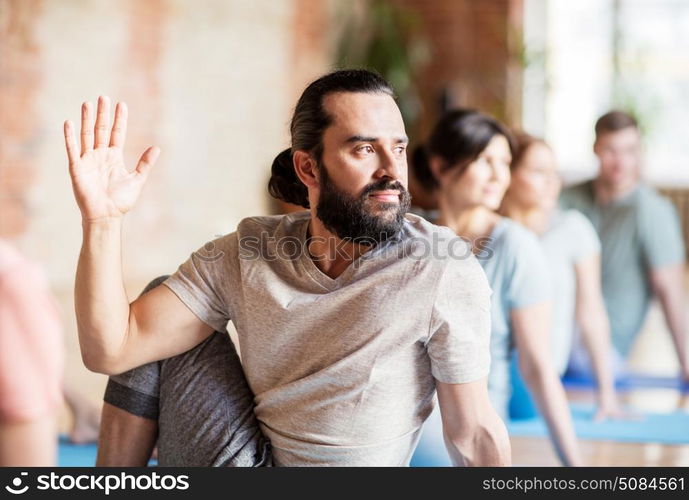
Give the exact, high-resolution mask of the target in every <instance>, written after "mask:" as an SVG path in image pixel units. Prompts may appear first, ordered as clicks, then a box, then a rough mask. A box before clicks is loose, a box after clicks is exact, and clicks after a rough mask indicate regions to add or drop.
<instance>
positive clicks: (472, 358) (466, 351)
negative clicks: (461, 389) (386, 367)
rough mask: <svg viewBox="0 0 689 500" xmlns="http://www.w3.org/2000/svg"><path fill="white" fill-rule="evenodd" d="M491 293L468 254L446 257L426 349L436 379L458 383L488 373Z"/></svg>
mask: <svg viewBox="0 0 689 500" xmlns="http://www.w3.org/2000/svg"><path fill="white" fill-rule="evenodd" d="M490 296H491V290H490V287H489V285H488V280H487V279H486V275H485V273H484V272H483V269H482V268H481V265H480V264H479V263H478V261H477V260H476V259H475V258H474V257H473V256H471V257H470V258H469V259H464V260H461V261H458V260H455V259H448V264H447V265H446V266H445V269H444V272H443V275H442V277H441V279H440V281H439V284H438V289H437V295H436V298H435V302H434V304H433V310H432V313H431V323H430V332H429V334H430V337H429V339H428V342H427V345H426V348H427V351H428V355H429V357H430V360H431V372H432V373H433V376H434V377H435V379H436V380H438V381H439V382H444V383H449V384H461V383H466V382H472V381H474V380H478V379H480V378H483V377H486V376H487V375H488V370H489V368H490Z"/></svg>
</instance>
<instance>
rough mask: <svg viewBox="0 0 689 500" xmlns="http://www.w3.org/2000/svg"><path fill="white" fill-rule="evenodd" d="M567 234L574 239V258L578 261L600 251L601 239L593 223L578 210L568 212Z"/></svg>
mask: <svg viewBox="0 0 689 500" xmlns="http://www.w3.org/2000/svg"><path fill="white" fill-rule="evenodd" d="M567 220H568V226H567V234H569V235H570V237H571V239H572V241H573V246H572V249H573V258H574V262H575V263H578V262H581V261H583V260H586V259H589V258H591V257H593V256H594V255H596V254H599V253H600V239H599V238H598V233H596V229H595V228H594V227H593V224H591V222H590V221H589V220H588V219H587V218H586V216H585V215H584V214H582V213H581V212H579V211H577V210H570V211H568V212H567Z"/></svg>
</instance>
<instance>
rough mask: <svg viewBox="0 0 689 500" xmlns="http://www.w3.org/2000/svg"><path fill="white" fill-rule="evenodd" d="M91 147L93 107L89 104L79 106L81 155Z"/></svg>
mask: <svg viewBox="0 0 689 500" xmlns="http://www.w3.org/2000/svg"><path fill="white" fill-rule="evenodd" d="M92 147H93V106H92V105H91V103H90V102H85V103H83V104H82V105H81V154H82V155H83V154H84V153H86V152H87V151H90V150H91V149H92Z"/></svg>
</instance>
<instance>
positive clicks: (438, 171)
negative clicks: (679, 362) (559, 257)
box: [413, 110, 581, 465]
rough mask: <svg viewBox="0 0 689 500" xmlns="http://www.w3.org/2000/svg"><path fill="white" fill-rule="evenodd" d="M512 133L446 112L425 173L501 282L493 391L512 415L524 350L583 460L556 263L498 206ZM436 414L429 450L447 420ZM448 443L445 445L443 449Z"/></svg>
mask: <svg viewBox="0 0 689 500" xmlns="http://www.w3.org/2000/svg"><path fill="white" fill-rule="evenodd" d="M511 161H512V139H511V137H510V134H509V132H508V131H507V129H506V128H505V127H504V126H503V125H502V124H500V123H499V122H497V121H496V120H495V119H493V118H491V117H489V116H487V115H484V114H482V113H479V112H477V111H472V110H454V111H450V112H448V113H446V114H445V115H444V116H443V117H442V118H441V120H440V121H439V122H438V124H437V125H436V127H435V129H434V131H433V133H432V135H431V137H430V140H429V142H428V144H427V145H425V146H421V147H419V148H417V149H416V151H415V152H414V158H413V167H414V172H415V174H416V176H417V178H418V180H419V181H420V182H421V183H422V184H423V185H424V186H425V187H427V188H428V189H434V190H436V194H437V199H438V208H439V218H438V219H437V220H436V221H435V222H436V223H437V224H439V225H443V226H447V227H449V228H450V229H452V230H453V231H454V232H455V233H457V234H458V235H459V236H461V237H462V238H464V239H466V240H467V241H468V242H470V243H472V244H473V250H474V253H475V254H476V256H477V257H478V259H479V262H480V263H481V265H482V266H483V269H484V271H485V273H486V275H487V277H488V281H489V283H490V285H491V288H492V289H493V295H492V303H491V321H492V326H491V348H490V352H491V368H490V374H489V377H488V390H489V393H490V397H491V400H492V402H493V405H494V406H495V408H496V410H497V411H498V413H499V414H501V415H502V417H503V418H506V417H507V405H508V401H509V397H510V378H509V363H510V356H511V354H512V351H513V350H514V349H515V348H516V349H517V351H518V353H519V369H520V371H521V373H522V375H523V377H524V380H525V382H526V384H527V385H528V387H529V389H530V390H531V393H532V394H533V396H534V399H535V400H536V404H537V405H538V407H539V409H540V411H541V414H542V415H543V417H544V418H545V421H546V423H547V425H548V429H549V431H550V434H551V436H552V439H553V443H554V446H555V449H556V451H557V453H558V455H559V457H560V459H561V460H562V462H563V463H564V464H565V465H581V458H580V454H579V450H578V446H577V442H576V437H575V435H574V426H573V424H572V418H571V415H570V413H569V408H568V405H567V398H566V395H565V392H564V389H563V387H562V384H561V382H560V379H559V377H558V375H557V372H556V370H555V367H554V366H553V363H552V360H551V353H550V349H549V347H548V339H549V334H550V324H551V319H550V314H551V311H550V308H551V302H550V287H549V283H548V278H549V276H548V268H547V265H546V263H545V258H544V256H543V254H542V249H541V247H540V244H539V242H538V239H537V237H536V236H535V235H534V234H533V233H531V232H530V231H528V230H527V229H526V228H524V227H523V226H521V225H519V224H517V223H516V222H514V221H512V220H510V219H508V218H505V217H502V216H501V215H499V214H498V213H497V210H498V208H499V207H500V203H501V201H502V198H503V195H504V194H505V191H506V189H507V187H508V186H509V183H510V163H511ZM434 422H437V419H436V420H431V422H429V424H427V425H426V429H425V430H424V436H423V437H422V440H421V445H420V447H421V448H420V450H423V448H424V447H426V446H427V445H428V444H430V442H432V441H435V439H434V437H437V436H439V435H440V433H439V432H437V428H438V427H439V425H438V424H437V423H436V424H435V425H434ZM439 449H441V448H439Z"/></svg>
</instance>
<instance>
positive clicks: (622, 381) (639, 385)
mask: <svg viewBox="0 0 689 500" xmlns="http://www.w3.org/2000/svg"><path fill="white" fill-rule="evenodd" d="M562 383H563V384H564V386H565V387H566V388H571V389H579V388H581V389H588V388H593V387H596V381H595V380H594V379H592V378H590V377H572V376H566V377H564V378H563V379H562ZM615 387H616V389H617V390H619V391H630V390H636V389H674V390H676V391H680V392H682V393H689V384H688V383H686V382H684V381H683V380H681V379H680V378H679V377H661V376H657V375H643V374H639V373H631V374H628V375H624V376H622V377H620V378H618V379H617V380H616V381H615Z"/></svg>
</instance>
